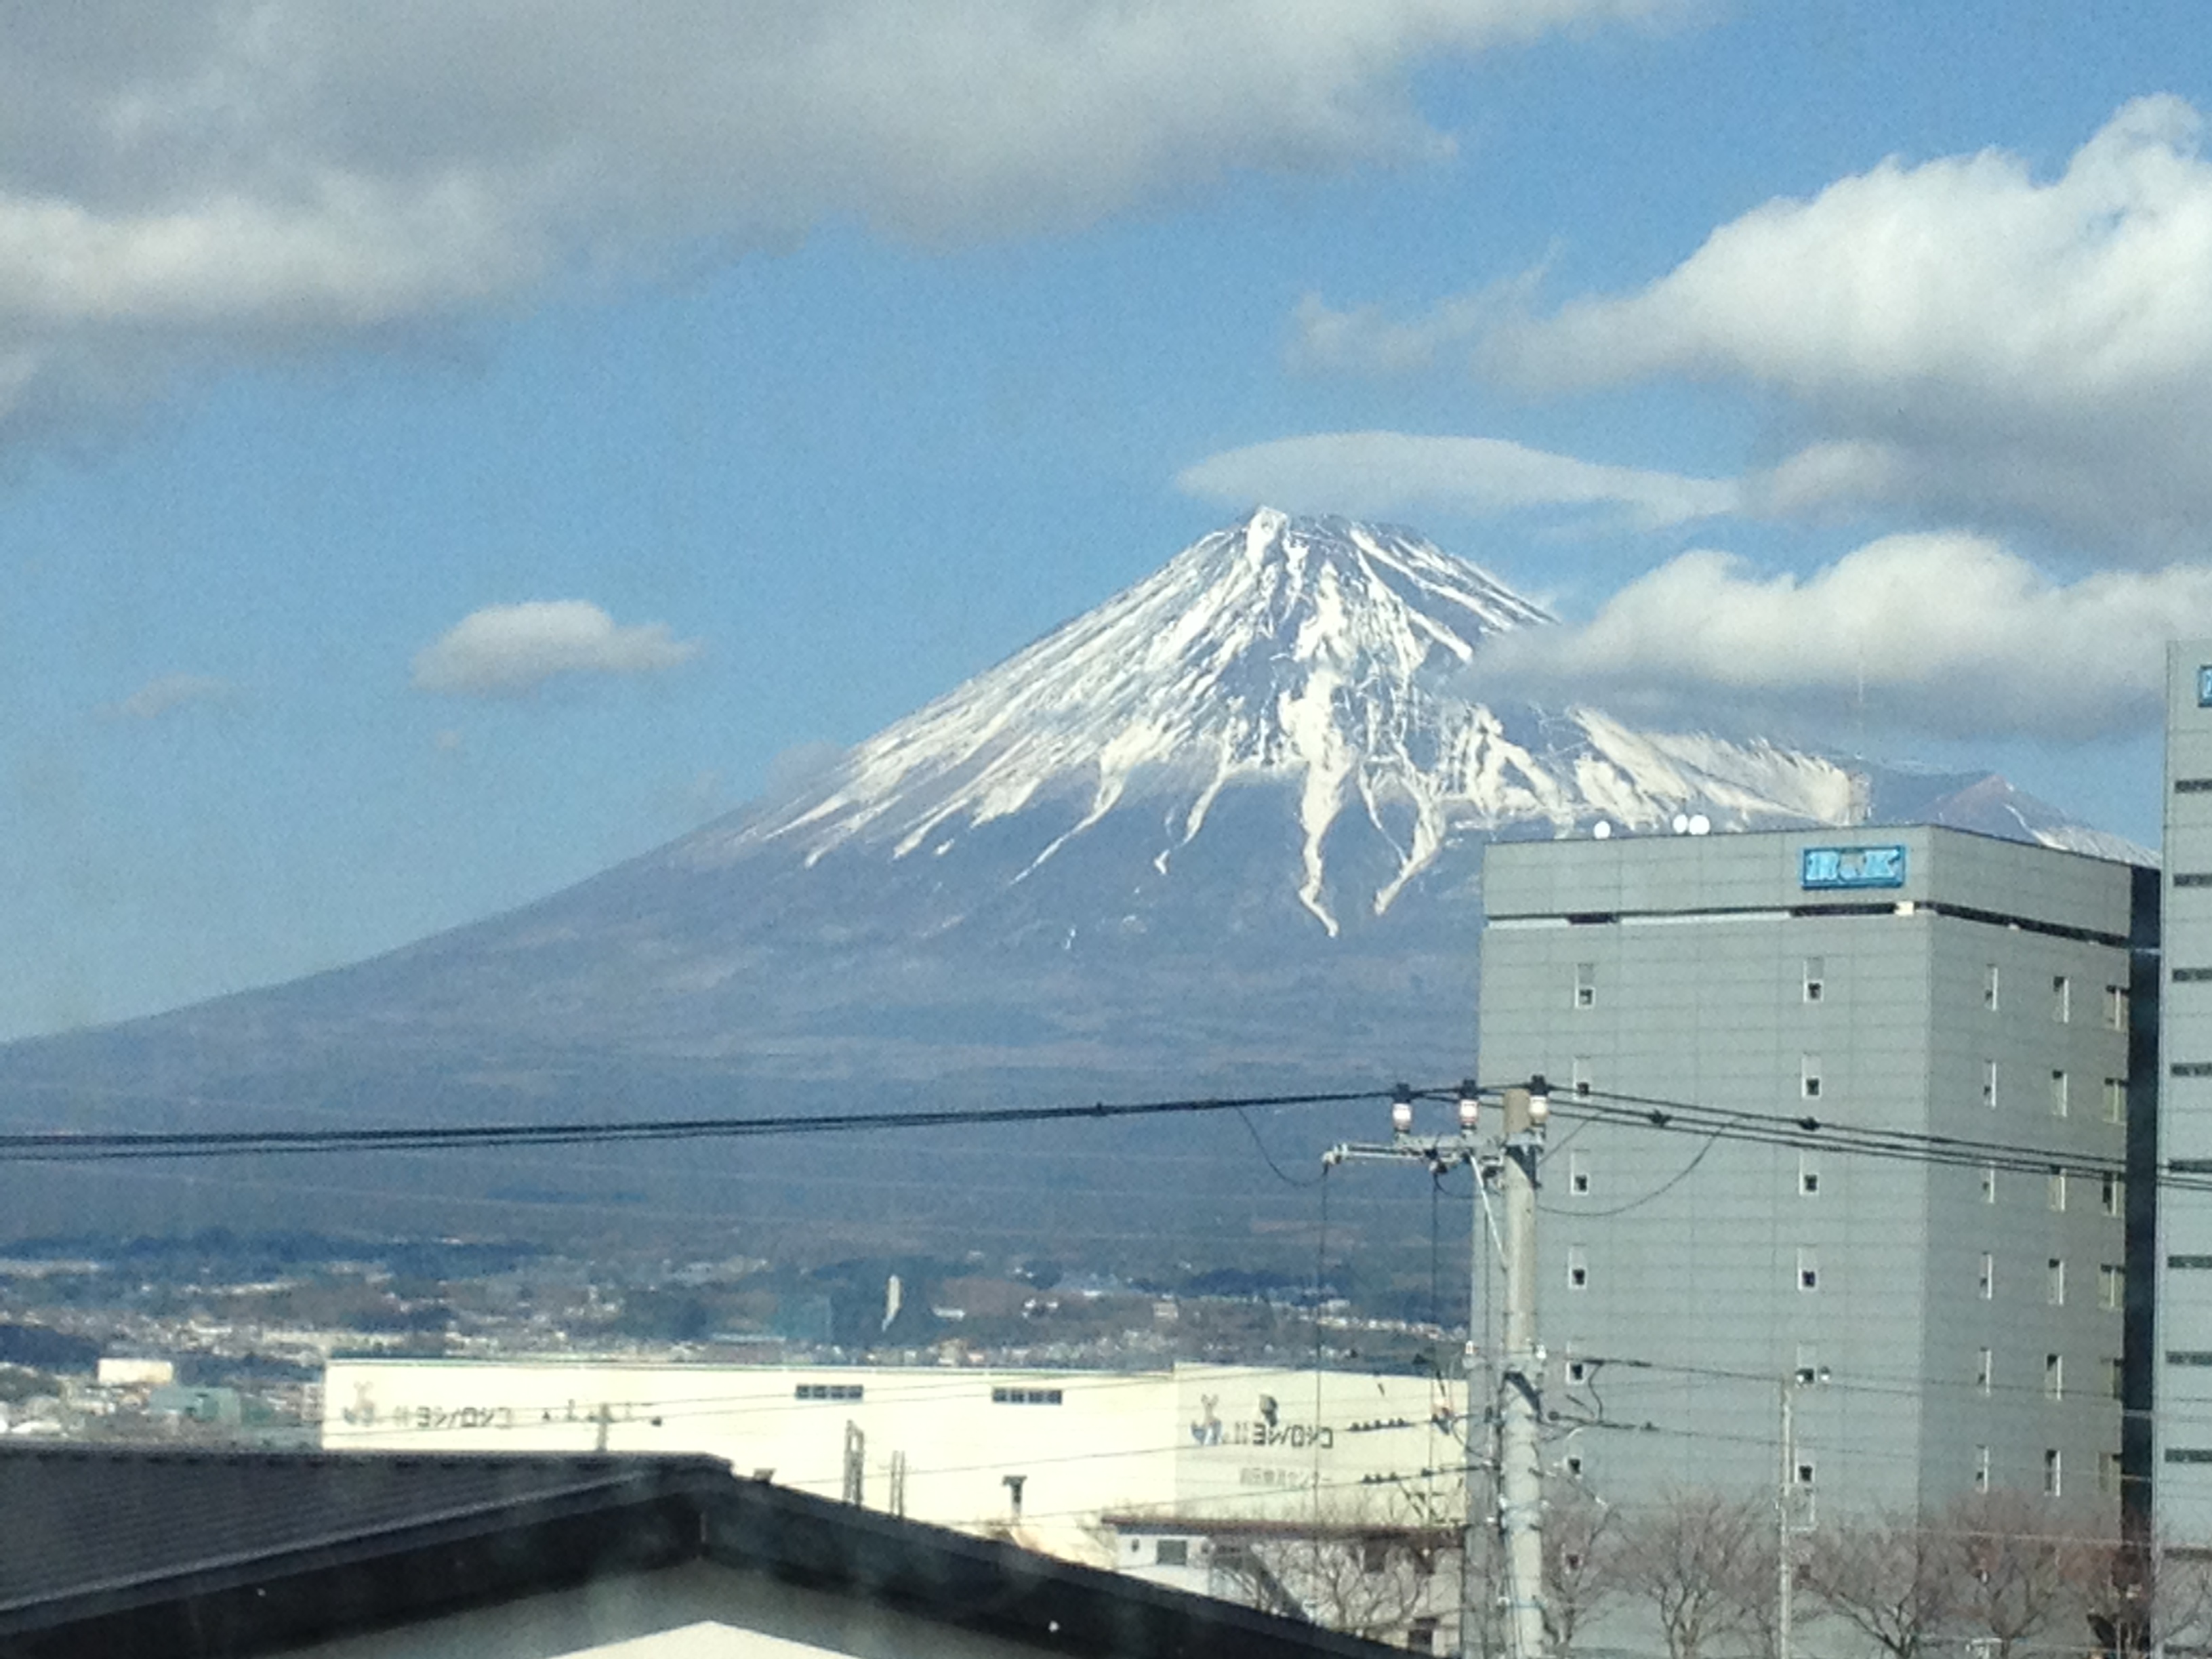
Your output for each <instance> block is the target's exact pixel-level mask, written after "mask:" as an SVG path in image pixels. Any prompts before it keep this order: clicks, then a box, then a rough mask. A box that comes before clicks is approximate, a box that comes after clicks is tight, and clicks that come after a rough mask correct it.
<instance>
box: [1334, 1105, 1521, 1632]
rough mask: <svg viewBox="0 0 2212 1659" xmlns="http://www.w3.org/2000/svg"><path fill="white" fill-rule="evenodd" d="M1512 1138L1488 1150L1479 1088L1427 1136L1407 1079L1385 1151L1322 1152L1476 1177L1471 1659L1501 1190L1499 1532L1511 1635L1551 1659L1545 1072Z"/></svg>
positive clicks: (1464, 1611)
mask: <svg viewBox="0 0 2212 1659" xmlns="http://www.w3.org/2000/svg"><path fill="white" fill-rule="evenodd" d="M1550 1110H1551V1101H1550V1086H1549V1085H1547V1084H1546V1083H1545V1081H1544V1079H1542V1078H1541V1077H1538V1078H1532V1079H1529V1082H1528V1086H1527V1087H1525V1088H1518V1089H1508V1090H1507V1091H1505V1092H1504V1139H1503V1141H1502V1142H1500V1143H1498V1144H1496V1145H1493V1146H1483V1145H1482V1144H1481V1143H1480V1140H1479V1139H1478V1132H1479V1131H1480V1127H1481V1121H1482V1104H1481V1098H1480V1093H1479V1091H1477V1089H1476V1087H1475V1085H1474V1083H1473V1082H1471V1081H1470V1082H1468V1083H1464V1084H1462V1085H1460V1093H1459V1132H1458V1133H1456V1134H1444V1135H1416V1134H1415V1133H1413V1091H1411V1090H1409V1089H1407V1087H1406V1086H1405V1085H1403V1084H1401V1085H1399V1087H1398V1091H1397V1093H1396V1096H1395V1098H1393V1100H1392V1101H1391V1103H1390V1130H1391V1138H1390V1139H1389V1141H1388V1142H1387V1143H1384V1144H1381V1145H1363V1144H1357V1143H1352V1142H1346V1143H1345V1144H1343V1145H1341V1146H1332V1147H1331V1148H1330V1149H1329V1150H1328V1152H1326V1153H1324V1154H1323V1155H1322V1168H1323V1169H1325V1170H1326V1169H1329V1168H1333V1167H1334V1166H1335V1165H1336V1164H1345V1163H1351V1162H1355V1161H1359V1162H1364V1161H1369V1160H1375V1161H1382V1160H1413V1161H1417V1162H1419V1163H1421V1164H1425V1165H1426V1166H1427V1167H1428V1169H1429V1170H1430V1171H1431V1173H1432V1174H1441V1173H1442V1172H1443V1171H1444V1170H1450V1169H1455V1168H1457V1167H1458V1166H1459V1165H1461V1164H1465V1165H1467V1166H1468V1170H1470V1171H1471V1172H1472V1173H1473V1175H1474V1212H1473V1218H1472V1229H1473V1236H1472V1237H1470V1239H1469V1240H1468V1304H1467V1348H1466V1364H1465V1365H1464V1366H1463V1368H1462V1370H1463V1372H1464V1380H1465V1383H1466V1388H1467V1410H1466V1413H1465V1414H1464V1419H1463V1421H1462V1431H1463V1433H1464V1435H1465V1447H1464V1452H1465V1457H1464V1473H1465V1479H1466V1507H1465V1510H1464V1516H1463V1525H1462V1534H1461V1549H1462V1555H1461V1559H1460V1621H1459V1651H1460V1659H1480V1656H1481V1655H1482V1653H1483V1650H1484V1644H1483V1641H1482V1637H1481V1631H1482V1627H1483V1626H1484V1624H1485V1622H1486V1613H1487V1610H1486V1608H1485V1607H1483V1606H1482V1597H1481V1587H1480V1584H1479V1583H1478V1581H1477V1578H1476V1575H1475V1571H1474V1564H1475V1560H1476V1558H1477V1555H1478V1553H1480V1551H1481V1550H1482V1549H1483V1547H1485V1546H1486V1544H1487V1543H1488V1541H1489V1540H1490V1538H1491V1536H1492V1533H1491V1528H1490V1516H1489V1515H1488V1513H1487V1510H1488V1505H1487V1504H1486V1503H1485V1502H1484V1482H1483V1480H1482V1479H1481V1476H1482V1475H1483V1474H1484V1473H1485V1469H1484V1462H1485V1460H1484V1455H1483V1454H1484V1450H1485V1448H1484V1447H1483V1446H1482V1445H1481V1444H1480V1442H1478V1440H1477V1438H1476V1432H1477V1416H1476V1407H1475V1383H1474V1379H1475V1367H1476V1362H1477V1361H1478V1359H1480V1358H1482V1355H1481V1352H1480V1341H1479V1340H1478V1335H1477V1333H1478V1330H1479V1328H1480V1327H1479V1326H1478V1324H1477V1320H1478V1319H1479V1318H1480V1311H1481V1309H1482V1307H1483V1305H1484V1300H1485V1299H1484V1297H1483V1295H1482V1239H1483V1234H1484V1232H1485V1231H1486V1214H1485V1211H1486V1206H1487V1202H1488V1199H1489V1194H1490V1188H1491V1187H1492V1185H1493V1184H1495V1185H1497V1186H1498V1188H1499V1189H1500V1190H1501V1192H1502V1193H1503V1194H1504V1211H1505V1220H1504V1257H1505V1259H1504V1264H1503V1265H1504V1270H1505V1328H1504V1342H1505V1350H1506V1352H1505V1365H1504V1376H1503V1380H1502V1382H1501V1383H1500V1386H1499V1391H1498V1395H1499V1397H1498V1400H1496V1401H1486V1402H1485V1404H1484V1407H1483V1411H1482V1418H1483V1420H1484V1426H1487V1425H1488V1424H1489V1423H1490V1422H1491V1421H1496V1422H1498V1424H1499V1425H1500V1438H1499V1450H1498V1468H1499V1470H1500V1473H1501V1476H1502V1481H1503V1484H1502V1486H1501V1502H1500V1503H1499V1505H1498V1517H1497V1519H1498V1534H1501V1535H1502V1537H1503V1540H1504V1547H1505V1560H1506V1567H1507V1572H1508V1577H1509V1580H1510V1584H1509V1594H1508V1597H1507V1607H1508V1612H1509V1614H1510V1618H1509V1621H1508V1632H1509V1635H1510V1642H1511V1647H1510V1651H1511V1653H1512V1655H1513V1656H1514V1659H1544V1616H1543V1610H1544V1603H1543V1595H1544V1591H1543V1583H1544V1552H1543V1533H1542V1528H1543V1472H1542V1467H1541V1462H1540V1461H1539V1451H1538V1446H1537V1436H1538V1431H1539V1428H1540V1425H1541V1422H1542V1420H1543V1413H1542V1409H1541V1383H1542V1376H1543V1350H1542V1349H1541V1347H1540V1346H1538V1345H1537V1342H1536V1165H1537V1163H1538V1161H1539V1159H1540V1158H1541V1157H1542V1151H1543V1144H1544V1121H1545V1119H1546V1118H1547V1116H1548V1115H1550Z"/></svg>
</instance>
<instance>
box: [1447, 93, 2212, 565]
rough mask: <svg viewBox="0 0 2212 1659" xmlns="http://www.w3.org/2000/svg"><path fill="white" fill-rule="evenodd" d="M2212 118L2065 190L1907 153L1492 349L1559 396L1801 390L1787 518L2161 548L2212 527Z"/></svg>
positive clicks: (1777, 501)
mask: <svg viewBox="0 0 2212 1659" xmlns="http://www.w3.org/2000/svg"><path fill="white" fill-rule="evenodd" d="M2199 128H2200V123H2199V120H2198V118H2197V112H2195V111H2194V110H2193V109H2191V107H2190V106H2188V105H2187V104H2185V103H2184V102H2182V101H2181V100H2179V99H2178V98H2173V97H2168V96H2160V97H2154V98H2146V99H2142V100H2137V101H2136V102H2133V103H2130V104H2129V105H2127V106H2124V108H2122V109H2121V110H2120V111H2119V112H2118V113H2117V114H2116V115H2115V116H2114V117H2113V118H2112V120H2111V122H2110V123H2108V124H2107V125H2106V127H2105V128H2104V129H2103V130H2102V131H2100V132H2099V133H2097V134H2096V135H2095V136H2094V137H2092V138H2091V139H2090V140H2089V141H2088V142H2087V143H2085V144H2084V145H2083V146H2082V147H2081V149H2080V150H2079V151H2078V152H2077V153H2076V154H2075V155H2074V157H2073V158H2072V160H2071V161H2070V162H2069V165H2068V166H2067V167H2066V168H2065V170H2064V172H2063V173H2061V174H2059V175H2058V176H2057V177H2056V178H2054V179H2047V180H2043V179H2037V178H2036V177H2035V176H2034V175H2033V173H2032V172H2031V170H2030V168H2029V167H2028V165H2027V162H2026V161H2022V160H2021V159H2020V158H2019V157H2016V156H2013V155H2005V154H2002V153H2000V152H1997V151H1985V152H1983V153H1982V154H1979V155H1967V156H1955V157H1949V158H1946V159H1943V160H1939V161H1930V162H1927V163H1925V164H1923V165H1920V166H1907V165H1905V164H1904V163H1902V162H1900V161H1887V162H1885V163H1883V164H1882V165H1881V166H1880V167H1875V169H1874V170H1872V171H1871V172H1869V173H1864V174H1861V175H1859V176H1857V177H1852V178H1847V179H1842V180H1840V181H1838V182H1837V183H1835V184H1833V185H1830V186H1828V188H1826V190H1824V191H1821V192H1820V194H1819V195H1818V196H1815V197H1813V198H1812V199H1810V200H1806V201H1789V200H1784V201H1775V202H1770V203H1768V204H1766V205H1765V206H1763V207H1760V208H1759V209H1756V210H1753V211H1752V212H1750V213H1747V214H1746V215H1744V216H1742V217H1741V218H1739V219H1737V220H1735V221H1734V222H1731V223H1729V224H1726V225H1723V226H1722V227H1721V228H1719V229H1717V230H1716V231H1714V232H1713V233H1712V234H1711V236H1710V237H1709V238H1708V239H1707V240H1706V241H1705V244H1704V246H1701V247H1700V248H1699V249H1698V251H1697V252H1695V253H1693V254H1692V255H1691V256H1690V258H1687V259H1686V260H1685V261H1684V262H1683V263H1682V264H1680V265H1679V266H1678V267H1676V268H1675V269H1674V270H1673V271H1671V272H1669V273H1668V275H1667V276H1663V277H1662V278H1660V279H1659V280H1658V281H1657V282H1656V283H1652V284H1651V285H1650V287H1648V288H1646V289H1643V290H1642V291H1641V292H1638V293H1634V294H1630V295H1610V296H1596V297H1591V298H1585V299H1582V300H1578V301H1573V302H1571V303H1570V304H1568V305H1566V306H1565V307H1561V308H1560V309H1559V310H1558V311H1557V312H1555V313H1553V314H1551V315H1549V316H1547V317H1528V316H1523V317H1522V318H1520V319H1517V320H1510V319H1509V320H1506V321H1504V322H1503V323H1500V324H1498V325H1493V327H1492V331H1491V332H1490V333H1489V335H1488V337H1487V338H1486V341H1485V343H1484V344H1483V345H1482V347H1480V356H1481V357H1482V358H1483V360H1484V361H1485V362H1486V363H1487V364H1488V365H1489V366H1490V368H1492V370H1494V371H1496V372H1499V373H1503V374H1507V375H1510V376H1512V377H1516V378H1517V379H1518V380H1521V381H1522V382H1524V383H1526V384H1529V385H1532V386H1544V387H1550V388H1559V387H1576V386H1598V385H1607V384H1614V383H1619V382H1623V381H1628V380H1639V379H1644V378H1650V377H1655V376H1680V377H1685V378H1688V379H1693V380H1723V381H1726V380H1735V381H1741V382H1745V383H1748V384H1750V385H1752V386H1757V387H1759V388H1761V389H1764V390H1768V391H1771V392H1778V393H1780V394H1782V395H1783V396H1784V398H1787V399H1788V400H1789V401H1790V403H1791V404H1793V405H1794V406H1795V409H1796V415H1797V417H1798V419H1799V420H1800V421H1801V422H1802V424H1803V425H1804V427H1805V428H1808V430H1809V432H1810V434H1811V435H1812V437H1813V440H1814V441H1813V442H1812V443H1811V445H1810V446H1809V447H1807V448H1806V449H1805V450H1804V451H1803V452H1802V453H1800V454H1798V455H1796V457H1794V458H1792V459H1790V460H1788V461H1785V462H1784V464H1783V465H1781V466H1780V467H1778V469H1776V470H1775V471H1774V472H1773V473H1771V475H1769V476H1768V477H1767V478H1766V479H1765V480H1764V492H1765V493H1764V495H1763V497H1762V499H1761V501H1760V502H1759V505H1762V506H1763V507H1765V508H1766V509H1767V510H1771V511H1775V512H1802V511H1807V510H1810V509H1813V508H1815V507H1869V506H1872V507H1884V506H1887V507H1907V508H1912V509H1917V510H1920V511H1923V512H1928V513H1939V514H1944V515H1952V516H1954V517H1957V518H1966V519H1969V520H1983V521H1998V522H2003V521H2014V522H2025V523H2034V524H2039V525H2045V526H2056V527H2057V528H2058V529H2059V530H2060V531H2061V532H2063V533H2065V534H2068V535H2069V536H2073V537H2075V538H2083V539H2086V540H2087V541H2088V542H2090V543H2091V544H2093V545H2100V546H2101V547H2102V548H2104V549H2105V550H2106V551H2109V552H2112V553H2114V554H2116V555H2117V556H2124V557H2127V558H2129V559H2130V560H2135V561H2142V562H2160V561H2162V560H2163V559H2164V558H2166V557H2170V556H2173V554H2174V553H2175V552H2176V551H2177V550H2178V549H2179V548H2180V547H2182V546H2185V545H2192V544H2196V545H2201V544H2202V538H2203V533H2204V532H2205V531H2206V530H2207V529H2208V528H2212V164H2208V163H2207V162H2205V161H2203V160H2202V159H2201V158H2200V157H2199V155H2197V137H2198V132H2199ZM1446 320H1447V321H1449V320H1450V319H1446Z"/></svg>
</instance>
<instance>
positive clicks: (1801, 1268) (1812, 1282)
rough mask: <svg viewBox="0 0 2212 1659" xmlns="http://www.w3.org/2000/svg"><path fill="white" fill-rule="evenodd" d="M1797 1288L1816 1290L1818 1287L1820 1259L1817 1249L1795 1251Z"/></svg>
mask: <svg viewBox="0 0 2212 1659" xmlns="http://www.w3.org/2000/svg"><path fill="white" fill-rule="evenodd" d="M1797 1288H1798V1289H1799V1290H1801V1291H1817V1290H1819V1289H1820V1255H1819V1253H1818V1252H1817V1251H1814V1250H1800V1251H1798V1252H1797Z"/></svg>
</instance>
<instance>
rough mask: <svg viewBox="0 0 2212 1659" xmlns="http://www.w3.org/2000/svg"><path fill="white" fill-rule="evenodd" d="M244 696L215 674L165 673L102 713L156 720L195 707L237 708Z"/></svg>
mask: <svg viewBox="0 0 2212 1659" xmlns="http://www.w3.org/2000/svg"><path fill="white" fill-rule="evenodd" d="M240 696H241V694H240V690H239V689H238V687H236V686H235V685H234V684H231V683H230V682H229V681H228V680H225V679H218V678H216V677H215V676H214V675H212V674H164V675H162V676H161V678H158V679H151V680H149V681H147V682H146V684H143V685H142V686H140V687H139V688H138V689H137V690H136V691H133V692H132V693H131V695H130V696H127V697H125V698H122V699H121V700H120V701H118V702H112V703H109V704H107V705H106V707H105V708H102V709H101V710H100V713H101V714H105V715H106V716H107V717H108V718H109V719H111V720H160V719H161V717H162V716H163V715H165V714H181V713H183V712H185V710H188V709H192V708H234V707H236V706H237V704H238V702H239V701H240Z"/></svg>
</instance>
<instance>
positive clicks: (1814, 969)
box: [1805, 957, 1828, 1002]
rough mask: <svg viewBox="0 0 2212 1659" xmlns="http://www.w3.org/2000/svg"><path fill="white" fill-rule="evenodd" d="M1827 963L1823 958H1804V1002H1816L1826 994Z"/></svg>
mask: <svg viewBox="0 0 2212 1659" xmlns="http://www.w3.org/2000/svg"><path fill="white" fill-rule="evenodd" d="M1827 989H1828V963H1827V959H1826V957H1806V958H1805V1000H1806V1001H1808V1002H1818V1001H1819V1000H1820V999H1821V998H1822V997H1824V996H1826V994H1827Z"/></svg>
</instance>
